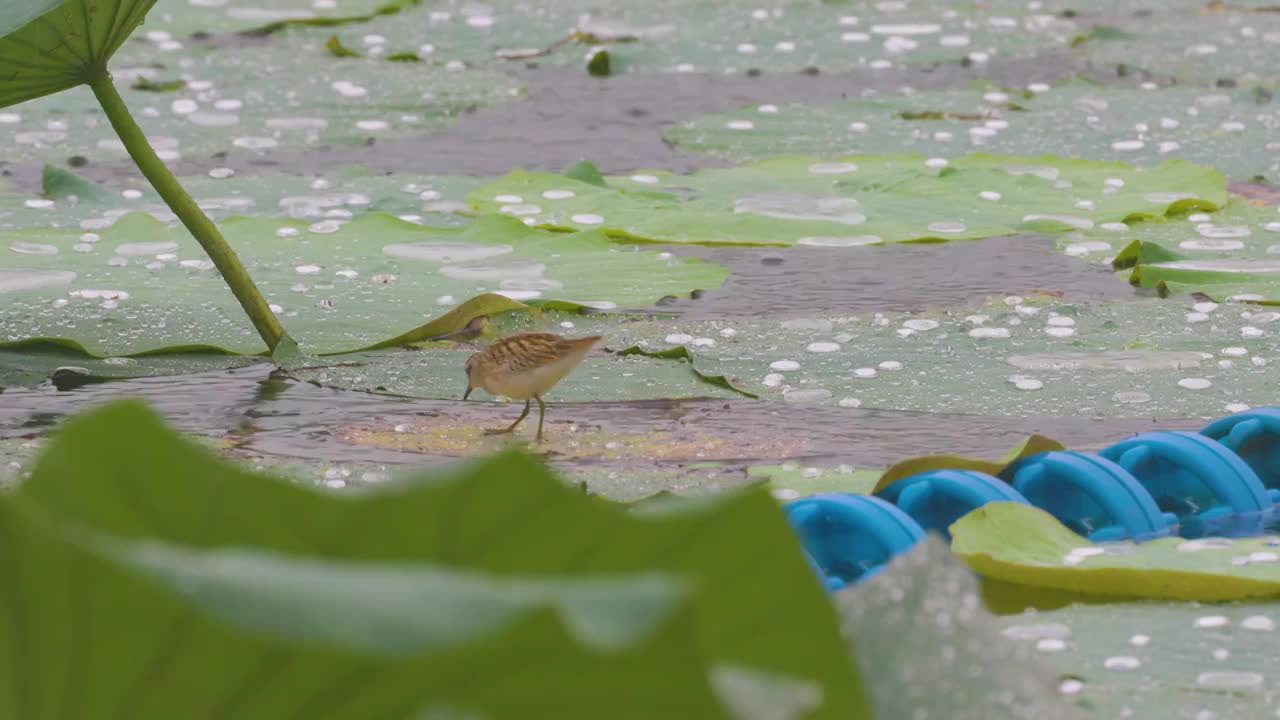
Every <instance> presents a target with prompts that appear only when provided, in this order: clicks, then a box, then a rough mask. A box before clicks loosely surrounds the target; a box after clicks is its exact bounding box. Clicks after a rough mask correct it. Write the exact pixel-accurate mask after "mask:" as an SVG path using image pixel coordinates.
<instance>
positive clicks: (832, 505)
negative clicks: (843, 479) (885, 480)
mask: <svg viewBox="0 0 1280 720" xmlns="http://www.w3.org/2000/svg"><path fill="white" fill-rule="evenodd" d="M784 512H785V513H786V516H787V521H788V522H789V523H791V527H792V528H793V529H794V530H795V531H796V533H798V534H799V535H800V541H801V544H803V545H804V549H805V552H806V553H807V554H808V555H809V559H810V561H811V562H812V563H813V564H814V565H816V566H817V569H818V573H819V576H820V577H822V578H823V579H824V581H825V583H826V585H827V587H828V588H829V589H831V590H839V589H840V588H842V587H844V586H845V585H849V584H853V583H855V582H858V581H860V580H865V579H866V578H868V577H871V576H872V575H874V574H876V573H877V572H879V571H880V569H881V568H883V567H884V565H885V563H887V562H889V559H890V558H892V557H893V556H894V555H897V554H898V553H900V552H904V551H906V550H908V549H910V548H911V546H913V545H915V544H916V543H917V542H920V541H921V540H923V539H924V534H925V533H924V529H923V528H921V527H920V525H918V524H917V523H916V521H915V520H912V519H911V518H910V517H909V516H908V515H907V514H906V513H904V512H903V511H902V510H899V509H898V508H897V507H895V506H894V505H893V504H892V503H889V502H886V501H884V500H881V499H880V498H877V497H872V496H870V495H854V494H846V493H830V494H824V495H813V496H811V497H807V498H801V499H799V500H795V501H793V502H790V503H788V504H787V505H786V506H785V508H784Z"/></svg>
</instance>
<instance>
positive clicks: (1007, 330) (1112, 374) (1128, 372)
mask: <svg viewBox="0 0 1280 720" xmlns="http://www.w3.org/2000/svg"><path fill="white" fill-rule="evenodd" d="M1272 315H1274V313H1270V312H1269V311H1265V310H1262V311H1260V310H1259V309H1258V308H1255V307H1252V306H1248V305H1238V304H1227V305H1218V304H1217V303H1201V302H1195V301H1193V300H1189V299H1181V300H1176V301H1175V300H1143V301H1134V302H1129V303H1112V304H1107V303H1097V304H1094V303H1088V302H1065V301H1060V300H1056V299H1054V298H1052V297H1043V296H1041V297H1034V296H1032V297H1022V296H1009V297H1006V298H1004V299H1002V300H1000V301H994V302H991V303H989V304H986V305H982V306H976V307H969V308H956V309H948V310H944V311H938V312H932V313H916V314H897V313H876V314H873V315H861V316H844V317H810V318H794V319H789V320H777V321H768V320H766V321H756V320H753V321H751V322H734V323H727V322H724V321H707V322H687V321H676V322H670V323H665V324H663V325H649V326H646V325H643V324H637V325H634V326H632V327H633V328H634V331H633V334H632V338H633V342H639V344H640V346H641V347H646V348H649V349H651V350H658V349H662V348H666V347H670V346H672V345H676V344H683V345H686V346H689V347H692V348H694V351H695V352H696V353H697V355H698V357H699V361H700V362H701V363H702V364H703V365H702V366H703V367H704V372H709V371H711V369H714V372H715V373H716V374H725V375H727V376H728V377H731V378H734V379H735V381H736V382H737V383H738V384H739V385H740V386H741V387H744V388H745V389H747V390H750V391H752V392H755V393H757V394H759V395H760V397H761V398H762V399H766V400H770V401H782V402H787V403H796V404H800V405H801V406H813V405H837V406H841V407H849V408H855V407H865V408H882V409H895V410H914V411H922V412H942V413H978V414H985V415H1003V414H1010V415H1036V414H1064V413H1071V414H1077V415H1080V416H1085V417H1096V416H1111V417H1152V416H1160V417H1206V418H1209V417H1216V416H1218V415H1221V414H1223V413H1225V412H1235V411H1238V410H1240V409H1243V408H1244V407H1245V406H1248V405H1254V404H1257V405H1263V404H1266V403H1267V402H1269V400H1268V398H1270V397H1271V391H1270V390H1269V389H1268V388H1269V383H1270V382H1271V380H1270V376H1271V371H1270V365H1271V363H1272V362H1273V361H1274V360H1275V359H1276V358H1277V352H1278V351H1280V348H1278V347H1277V345H1276V337H1275V332H1274V331H1273V330H1272V329H1271V327H1270V323H1271V322H1272V321H1273V320H1274V319H1275V318H1273V317H1272ZM1277 317H1280V315H1278V316H1277ZM699 339H702V340H701V344H699ZM899 459H900V458H899Z"/></svg>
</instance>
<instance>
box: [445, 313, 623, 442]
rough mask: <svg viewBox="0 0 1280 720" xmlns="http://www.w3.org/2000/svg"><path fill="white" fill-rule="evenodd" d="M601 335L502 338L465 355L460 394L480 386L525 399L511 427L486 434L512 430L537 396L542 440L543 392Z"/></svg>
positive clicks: (487, 389)
mask: <svg viewBox="0 0 1280 720" xmlns="http://www.w3.org/2000/svg"><path fill="white" fill-rule="evenodd" d="M468 327H470V326H468ZM464 332H465V329H464ZM601 339H602V338H601V336H599V335H593V336H591V337H584V338H567V337H564V336H562V335H553V334H551V333H539V332H528V333H517V334H515V335H508V336H507V337H504V338H501V339H500V340H498V341H496V342H494V343H493V344H492V345H490V346H489V347H488V348H486V349H484V350H482V351H480V352H478V353H475V354H474V355H472V356H471V357H469V358H467V391H466V392H465V393H463V394H462V399H463V400H466V399H467V398H468V397H469V396H470V395H471V391H472V390H475V389H476V388H480V389H481V390H484V391H486V392H488V393H489V394H490V395H503V396H506V397H509V398H511V399H512V400H524V411H522V412H521V413H520V417H518V418H516V421H515V422H513V423H511V426H510V427H506V428H501V429H497V430H486V431H485V435H502V434H505V433H509V432H515V429H516V427H518V426H519V425H520V423H522V422H524V419H525V418H526V417H529V405H530V403H532V402H533V401H534V400H537V401H538V435H537V439H536V441H535V442H542V421H543V420H544V418H545V417H546V414H547V405H546V403H544V402H543V401H542V396H543V395H544V394H545V393H546V392H547V391H548V390H550V389H551V388H552V387H554V386H555V384H556V383H558V382H560V380H561V379H562V378H564V376H565V375H568V374H569V373H570V372H571V371H572V370H573V369H574V368H575V367H577V366H578V364H579V363H581V362H582V359H583V358H585V357H586V356H587V353H588V352H589V351H590V350H591V348H593V347H595V345H596V343H598V342H600V340H601Z"/></svg>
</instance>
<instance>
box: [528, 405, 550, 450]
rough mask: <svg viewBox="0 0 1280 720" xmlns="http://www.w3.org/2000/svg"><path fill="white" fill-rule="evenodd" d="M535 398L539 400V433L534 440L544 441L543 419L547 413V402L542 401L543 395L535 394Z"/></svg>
mask: <svg viewBox="0 0 1280 720" xmlns="http://www.w3.org/2000/svg"><path fill="white" fill-rule="evenodd" d="M533 399H534V400H537V401H538V435H537V438H536V439H535V440H534V442H542V420H543V418H545V417H546V415H547V404H546V403H544V402H542V396H541V395H534V396H533ZM526 407H527V406H526Z"/></svg>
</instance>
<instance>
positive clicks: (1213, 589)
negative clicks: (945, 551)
mask: <svg viewBox="0 0 1280 720" xmlns="http://www.w3.org/2000/svg"><path fill="white" fill-rule="evenodd" d="M951 549H952V550H953V551H954V552H955V553H956V554H957V555H959V556H960V557H962V558H964V560H965V562H967V563H968V564H969V566H970V567H972V568H973V569H974V570H976V571H977V572H978V573H980V574H981V575H982V576H983V577H984V578H990V579H992V580H998V581H1003V582H1007V583H1013V584H1017V585H1025V586H1033V587H1037V588H1042V589H1048V590H1053V591H1059V592H1063V593H1074V594H1084V595H1093V596H1099V597H1103V598H1110V599H1113V600H1116V599H1134V598H1151V599H1162V600H1201V601H1209V602H1221V601H1227V600H1246V599H1257V598H1277V597H1280V561H1278V560H1277V558H1278V557H1280V556H1278V555H1277V552H1276V550H1277V545H1276V539H1275V538H1274V537H1272V536H1262V537H1249V538H1238V539H1234V540H1222V539H1221V538H1207V539H1203V540H1184V539H1182V538H1177V537H1173V538H1160V539H1157V540H1149V541H1147V542H1142V543H1137V544H1133V543H1125V544H1119V545H1117V546H1116V547H1115V548H1114V549H1113V550H1112V551H1110V552H1108V551H1107V549H1106V547H1105V546H1102V545H1095V544H1093V543H1091V542H1089V541H1088V540H1086V539H1084V538H1082V537H1080V536H1079V535H1076V534H1075V533H1073V532H1071V531H1070V530H1068V529H1067V528H1066V527H1065V526H1064V525H1062V523H1060V522H1058V521H1057V520H1056V519H1054V517H1053V516H1052V515H1050V514H1049V513H1047V512H1045V511H1044V510H1041V509H1040V508H1037V507H1035V506H1032V505H1027V504H1025V503H1013V502H996V503H988V504H987V505H984V506H982V507H980V508H978V509H976V510H973V511H972V512H970V513H969V514H968V515H965V516H964V517H962V518H960V519H959V520H957V521H956V522H955V524H953V525H952V526H951Z"/></svg>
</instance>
